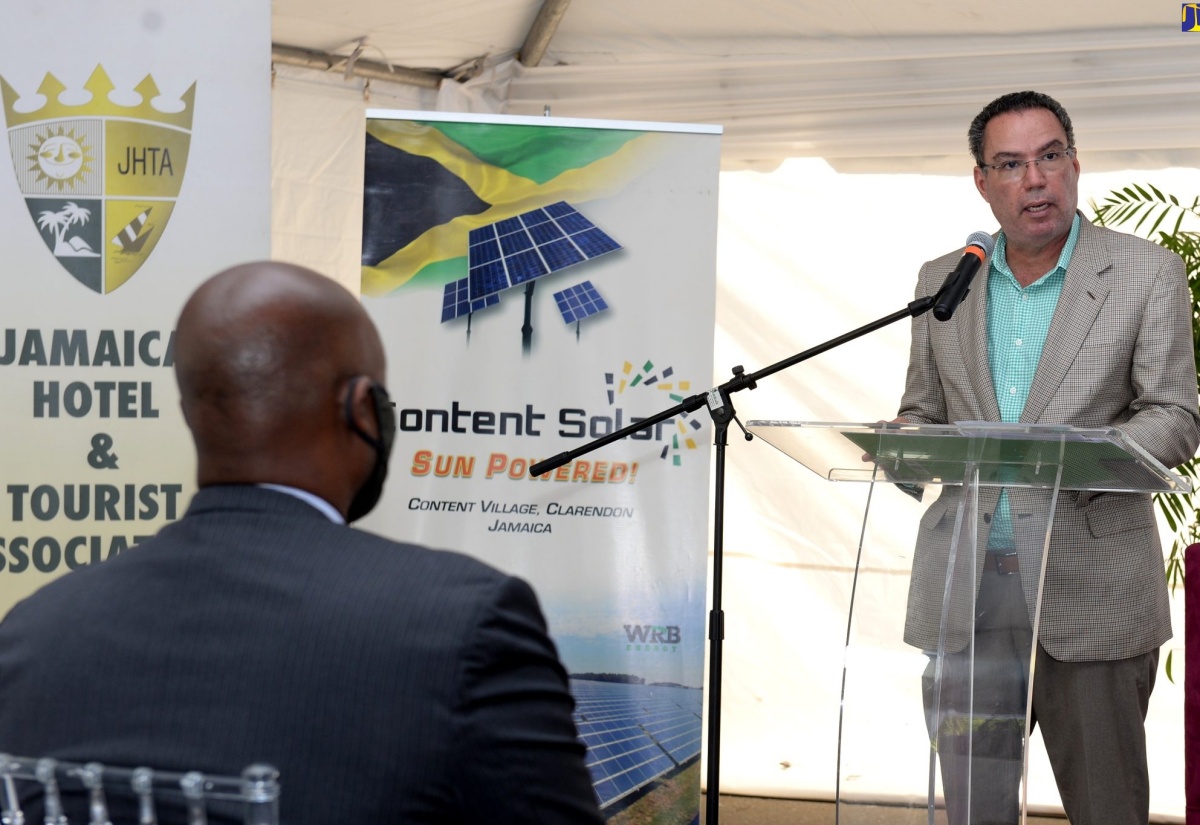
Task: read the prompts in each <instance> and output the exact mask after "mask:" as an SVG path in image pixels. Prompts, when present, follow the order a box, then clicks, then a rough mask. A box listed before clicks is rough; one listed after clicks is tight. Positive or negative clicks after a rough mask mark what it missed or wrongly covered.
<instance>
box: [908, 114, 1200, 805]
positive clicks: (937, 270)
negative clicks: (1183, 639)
mask: <svg viewBox="0 0 1200 825" xmlns="http://www.w3.org/2000/svg"><path fill="white" fill-rule="evenodd" d="M968 141H969V147H970V151H971V154H972V155H973V156H974V160H975V169H974V180H975V186H976V188H977V189H978V191H979V194H980V195H982V196H983V199H984V200H985V201H987V203H988V204H989V205H990V206H991V209H992V213H993V214H994V215H995V216H996V219H997V221H998V222H999V224H1000V232H999V234H998V235H997V237H996V245H995V250H994V253H993V255H992V257H991V259H990V260H989V261H988V262H987V264H986V266H985V267H983V268H982V269H981V270H980V272H979V275H978V277H977V278H976V281H975V284H974V288H973V289H972V290H971V291H970V293H969V294H968V295H967V297H966V299H965V300H964V302H963V303H962V305H961V306H960V307H959V308H958V309H957V311H955V312H954V314H953V316H952V317H951V318H950V319H949V320H948V321H945V322H940V321H937V320H935V319H933V318H931V317H930V316H929V315H928V314H924V315H921V316H919V317H917V318H915V319H914V321H913V326H912V348H911V352H910V359H909V365H908V373H907V379H906V383H905V390H904V397H903V399H902V401H901V404H900V410H899V418H900V419H901V420H906V421H909V422H913V423H918V424H948V423H955V422H961V421H991V422H1010V423H1018V422H1020V423H1036V424H1063V425H1070V426H1075V427H1107V426H1113V427H1116V428H1118V429H1120V430H1122V431H1124V432H1125V433H1126V434H1127V435H1128V436H1130V437H1131V438H1132V439H1133V440H1134V441H1136V442H1137V443H1138V444H1139V445H1141V446H1142V447H1143V448H1145V449H1146V450H1147V451H1148V452H1149V453H1150V454H1151V455H1153V456H1154V457H1155V458H1156V459H1158V460H1159V461H1160V462H1162V464H1163V465H1165V466H1167V467H1174V466H1176V465H1178V464H1180V463H1182V462H1183V461H1186V460H1187V459H1189V458H1191V457H1192V456H1193V455H1194V454H1195V452H1196V448H1197V445H1198V444H1200V416H1198V410H1197V388H1196V365H1195V358H1194V349H1193V342H1192V311H1191V306H1192V301H1191V295H1190V293H1189V290H1188V285H1187V277H1186V273H1185V270H1184V266H1183V262H1182V261H1181V260H1180V259H1179V258H1178V257H1177V256H1176V255H1174V254H1173V253H1171V252H1168V251H1166V250H1164V249H1163V248H1161V247H1159V246H1157V245H1155V244H1152V243H1150V242H1148V241H1145V240H1142V239H1139V238H1135V237H1132V236H1129V235H1125V234H1121V233H1117V232H1113V231H1111V230H1109V229H1104V228H1100V227H1096V226H1094V225H1092V224H1091V223H1089V222H1088V221H1087V220H1085V219H1083V217H1082V215H1081V214H1080V213H1079V212H1078V211H1077V209H1076V204H1077V201H1078V182H1079V169H1080V163H1079V159H1078V157H1077V156H1076V148H1075V136H1074V131H1073V129H1072V126H1071V120H1070V117H1069V116H1068V115H1067V113H1066V111H1065V110H1064V109H1063V108H1062V106H1061V105H1059V103H1058V102H1057V101H1055V100H1054V99H1052V98H1050V97H1048V96H1047V95H1044V94H1040V93H1037V92H1030V91H1025V92H1015V93H1012V94H1006V95H1004V96H1002V97H1000V98H997V99H996V100H994V101H992V102H991V103H989V104H988V105H987V106H985V107H984V109H983V110H982V111H981V112H980V113H979V114H978V116H977V117H976V118H975V120H974V121H973V122H972V124H971V126H970V129H969V131H968ZM961 256H962V252H961V251H955V252H953V253H951V254H949V255H945V256H943V257H941V258H938V259H936V260H933V261H930V262H928V263H926V264H925V265H924V266H923V267H922V268H921V271H920V274H919V277H918V285H917V289H916V293H917V295H918V296H925V295H932V294H934V293H935V292H937V290H938V289H939V288H940V287H941V286H942V284H943V282H944V281H945V280H946V277H947V274H948V273H950V272H951V271H952V270H953V269H954V268H955V265H956V264H957V263H958V261H959V259H960V257H961ZM992 489H993V490H994V491H995V492H994V494H992V495H991V496H990V498H989V497H986V496H984V495H983V494H981V496H980V530H979V533H978V536H979V539H978V541H979V547H978V552H979V556H978V569H980V570H981V572H980V573H979V574H978V575H977V578H976V582H977V586H978V591H977V595H976V602H975V613H974V617H973V618H974V621H973V625H974V631H973V632H974V635H973V644H972V645H971V646H970V648H968V649H967V650H963V651H962V652H954V653H949V651H950V650H951V647H950V646H949V645H947V648H946V650H947V651H948V654H947V655H946V657H945V659H944V661H943V663H942V668H941V671H940V672H941V676H942V677H943V679H946V680H948V681H943V682H942V685H943V687H942V693H941V694H940V702H941V709H942V711H946V710H947V708H949V710H951V711H953V710H954V709H955V707H956V706H957V705H961V704H963V703H966V702H968V701H969V702H971V703H973V705H972V706H973V707H974V708H975V709H976V710H978V709H979V708H981V707H983V708H984V709H985V710H984V712H985V713H991V714H995V718H1001V717H1006V718H1008V719H1010V720H1011V719H1019V720H1020V721H1021V724H1019V725H1018V724H1009V725H1007V726H1005V725H987V724H976V725H974V726H970V725H968V726H965V727H962V728H961V729H960V730H959V731H958V734H957V735H958V737H959V739H969V740H970V741H969V747H959V746H961V745H962V744H963V743H962V742H959V743H958V745H959V746H955V747H949V746H947V745H948V744H949V743H947V742H942V741H941V740H939V745H940V747H939V758H940V761H941V776H942V783H943V787H944V791H945V796H946V802H947V811H948V814H949V818H950V822H951V823H952V825H966V823H983V822H988V823H991V822H1006V823H1007V822H1012V823H1016V822H1017V821H1018V820H1019V815H1020V814H1019V806H1020V797H1019V785H1020V781H1021V764H1022V763H1021V753H1022V750H1023V736H1024V724H1023V721H1024V718H1025V711H1026V696H1027V681H1026V679H1027V678H1028V672H1029V665H1030V661H1031V660H1032V661H1033V662H1034V672H1035V674H1036V678H1035V679H1034V684H1033V707H1032V718H1033V719H1034V721H1035V723H1036V724H1039V725H1040V726H1041V729H1042V734H1043V738H1044V740H1045V743H1046V749H1047V752H1048V754H1049V757H1050V763H1051V765H1052V767H1053V769H1054V775H1055V778H1056V780H1057V783H1058V787H1059V790H1060V792H1061V795H1062V799H1063V804H1064V807H1065V808H1066V812H1067V815H1068V817H1069V818H1070V820H1071V822H1072V823H1073V825H1098V824H1100V823H1102V825H1145V823H1146V822H1147V819H1148V816H1149V776H1148V771H1147V763H1146V742H1145V729H1144V719H1145V714H1146V708H1147V703H1148V701H1149V698H1150V692H1151V690H1152V688H1153V686H1154V679H1155V673H1156V671H1157V667H1158V658H1159V648H1160V646H1161V645H1162V644H1163V642H1165V641H1166V640H1167V639H1169V638H1170V637H1171V622H1170V615H1169V604H1168V594H1167V587H1166V577H1165V572H1164V565H1163V553H1162V546H1161V543H1160V541H1159V538H1158V532H1157V527H1156V524H1155V518H1154V511H1153V508H1152V503H1151V500H1150V497H1149V495H1146V494H1134V493H1100V494H1092V493H1080V492H1073V493H1062V494H1061V495H1060V496H1059V498H1058V500H1057V502H1056V503H1055V508H1054V511H1053V512H1054V520H1053V527H1052V533H1051V539H1050V544H1049V550H1048V556H1047V558H1046V572H1045V579H1044V586H1043V591H1042V593H1043V596H1042V605H1041V614H1040V615H1041V618H1040V626H1039V628H1038V632H1037V638H1036V640H1035V639H1034V638H1033V632H1032V629H1031V628H1032V621H1033V616H1032V611H1033V604H1031V603H1030V602H1031V597H1032V596H1033V595H1035V594H1036V586H1037V584H1036V582H1037V579H1036V576H1037V574H1038V573H1039V572H1040V571H1039V570H1036V569H1035V570H1029V569H1024V568H1025V567H1026V566H1033V565H1028V564H1027V563H1023V562H1027V560H1024V559H1023V558H1022V557H1021V555H1020V554H1018V553H1017V552H1016V547H1017V545H1019V544H1020V541H1019V540H1018V539H1019V536H1020V533H1021V530H1022V526H1023V523H1024V522H1023V519H1025V518H1026V517H1027V516H1028V515H1029V513H1027V512H1026V511H1025V510H1024V509H1023V508H1024V504H1023V503H1022V502H1024V501H1027V500H1028V497H1025V498H1022V495H1021V494H1020V493H1018V492H1016V491H1012V490H1009V489H1008V488H1004V489H1003V490H1001V488H992ZM943 491H944V493H943V499H945V498H947V497H954V496H959V495H961V491H962V488H961V487H945V488H943ZM956 503H957V502H955V504H956ZM938 507H939V504H938V503H935V504H934V505H933V506H932V507H931V508H930V512H929V513H927V514H926V518H925V519H923V520H922V526H921V534H920V537H919V539H918V545H917V551H916V554H915V557H914V568H913V579H912V584H911V587H910V593H909V609H908V617H907V622H906V626H905V641H906V642H908V643H909V644H912V645H915V646H917V647H920V648H922V649H925V650H933V649H935V648H937V646H938V643H937V630H938V620H939V616H940V611H941V608H942V596H943V593H944V589H945V586H946V585H945V582H944V581H938V580H936V577H935V576H933V575H931V572H932V571H931V570H929V569H926V568H927V567H928V565H927V562H928V556H929V555H930V554H929V552H928V551H927V552H926V553H925V554H924V556H925V558H924V559H923V556H922V547H923V545H926V544H927V543H929V542H936V533H937V531H939V530H945V529H948V528H947V527H946V525H945V524H944V523H940V522H939V519H938V516H937V513H936V512H935V508H938ZM942 509H943V513H944V512H946V511H947V510H948V512H949V514H950V516H949V520H950V521H953V514H954V511H953V508H952V507H950V508H946V507H945V505H944V503H943V507H942ZM1047 512H1048V508H1047ZM941 521H942V522H944V521H945V519H942V520H941ZM1043 535H1044V534H1043ZM972 586H975V585H972ZM1022 639H1024V640H1025V641H1024V642H1022ZM1035 643H1036V652H1034V650H1033V647H1034V644H1035ZM1022 644H1024V648H1023V649H1024V653H1022ZM960 647H961V645H960ZM968 650H969V651H973V657H974V660H973V662H971V663H970V665H968V663H967V662H966V660H965V657H969V656H971V655H972V653H971V652H968ZM932 667H933V662H932V660H931V670H930V672H929V673H928V674H927V676H928V679H927V682H928V681H929V680H931V679H932V676H933V674H932ZM956 673H963V674H974V675H973V676H968V677H966V678H964V679H962V680H961V682H960V684H959V686H958V687H957V688H954V687H952V686H951V682H953V681H954V678H955V674H956ZM972 680H973V681H972ZM956 691H957V693H956ZM927 699H928V696H927ZM927 710H928V709H927ZM930 724H931V726H933V727H935V728H936V727H937V725H938V720H934V719H931V722H930ZM935 735H939V736H940V735H941V733H937V734H935ZM955 753H961V754H963V755H958V756H956V755H955ZM1014 755H1015V757H1014ZM964 760H970V765H971V767H970V770H967V768H966V766H965V764H964ZM968 785H969V787H970V794H969V796H968V794H967V787H968ZM968 798H969V799H970V803H969V808H970V809H969V810H968V803H967V799H968Z"/></svg>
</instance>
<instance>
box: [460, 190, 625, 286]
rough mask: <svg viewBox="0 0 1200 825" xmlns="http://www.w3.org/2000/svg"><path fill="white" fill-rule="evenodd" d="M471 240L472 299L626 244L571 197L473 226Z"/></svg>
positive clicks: (468, 248) (470, 278)
mask: <svg viewBox="0 0 1200 825" xmlns="http://www.w3.org/2000/svg"><path fill="white" fill-rule="evenodd" d="M467 243H468V247H467V257H468V275H467V278H468V280H469V281H470V287H471V288H470V298H471V299H472V300H477V299H480V298H485V297H487V296H488V295H494V294H496V293H497V292H503V291H504V290H506V289H510V288H511V287H514V286H518V285H520V284H523V283H525V282H526V281H531V280H533V279H535V278H540V277H542V276H543V275H549V274H550V273H552V272H558V271H559V270H562V269H566V268H567V267H569V266H574V265H575V264H577V263H581V262H583V261H586V260H590V259H592V258H596V257H599V256H600V255H604V254H605V253H608V252H613V251H615V250H618V249H620V248H621V245H620V244H619V243H617V242H616V241H614V240H613V239H612V238H610V237H609V236H608V235H606V234H605V233H604V232H603V231H602V230H601V229H599V228H598V227H597V226H596V225H595V224H594V223H592V222H591V221H589V220H588V219H587V218H585V217H584V216H583V215H581V214H580V213H579V211H578V210H577V209H575V207H573V206H571V205H570V204H568V203H567V202H566V201H559V202H558V203H554V204H551V205H550V206H546V207H543V208H541V209H533V210H530V211H529V212H523V213H521V214H520V215H517V216H515V217H512V218H505V219H504V220H502V221H497V222H496V223H490V224H488V225H487V226H481V227H479V228H478V229H472V230H471V232H470V235H469V237H468V241H467Z"/></svg>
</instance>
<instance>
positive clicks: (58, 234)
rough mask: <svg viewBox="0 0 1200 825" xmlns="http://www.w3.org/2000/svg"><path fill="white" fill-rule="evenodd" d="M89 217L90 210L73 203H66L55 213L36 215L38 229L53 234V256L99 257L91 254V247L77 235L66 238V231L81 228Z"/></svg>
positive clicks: (45, 212) (44, 212)
mask: <svg viewBox="0 0 1200 825" xmlns="http://www.w3.org/2000/svg"><path fill="white" fill-rule="evenodd" d="M91 216H92V212H91V210H90V209H85V208H84V207H82V206H79V205H78V204H77V203H75V202H74V201H67V202H66V204H64V205H63V208H62V209H60V210H58V211H57V212H51V211H50V210H45V211H43V212H41V213H40V214H39V215H38V219H37V224H38V228H39V229H42V230H43V231H44V230H46V229H49V230H51V231H53V232H54V256H55V257H56V258H98V257H100V253H98V252H93V251H92V248H91V246H89V245H88V242H87V241H85V240H84V239H83V238H81V237H79V236H78V235H75V236H74V237H71V238H68V237H67V230H69V229H70V228H71V227H72V226H75V225H76V224H79V225H80V226H83V225H84V224H85V223H87V222H88V219H89V218H90V217H91Z"/></svg>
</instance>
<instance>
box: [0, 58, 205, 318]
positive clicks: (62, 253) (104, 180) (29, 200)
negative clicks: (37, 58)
mask: <svg viewBox="0 0 1200 825" xmlns="http://www.w3.org/2000/svg"><path fill="white" fill-rule="evenodd" d="M0 92H2V93H3V97H4V117H5V120H6V124H7V127H8V147H9V152H10V154H11V156H12V162H13V168H14V170H15V171H16V173H17V184H18V186H19V187H20V189H21V194H22V195H24V197H25V205H26V207H27V208H28V210H29V217H30V219H31V220H32V221H33V223H34V225H35V226H36V227H37V229H38V231H39V232H40V233H41V236H42V240H43V241H45V243H46V247H47V249H49V250H50V252H51V253H53V255H54V257H55V258H56V259H57V260H58V262H59V263H60V264H61V265H62V266H63V268H64V269H66V270H67V272H69V273H71V275H73V276H74V277H75V278H76V280H78V281H79V282H80V283H81V284H83V285H84V286H86V287H88V288H89V289H92V290H95V291H96V292H99V293H101V294H105V293H109V292H112V291H113V290H114V289H116V288H117V287H119V286H121V285H122V284H124V283H125V282H127V281H128V280H129V279H130V278H132V277H133V275H134V274H135V273H136V272H137V271H138V270H139V269H140V268H141V266H142V264H144V263H145V262H146V260H147V259H148V258H149V257H150V255H151V253H152V252H153V251H154V248H155V246H157V245H158V241H159V238H161V237H162V233H163V230H165V229H166V226H167V222H168V221H169V220H170V219H171V212H172V210H173V209H174V207H175V201H176V199H178V197H179V190H180V187H181V186H182V185H183V175H184V171H185V170H186V169H187V159H188V149H189V147H190V145H191V140H192V131H191V130H192V108H193V103H194V100H195V95H196V84H195V83H193V84H192V85H191V87H190V88H189V89H188V90H187V92H185V93H184V94H183V96H182V97H181V98H180V99H179V100H170V99H164V98H163V97H162V96H161V95H160V94H159V90H158V86H157V84H156V83H155V82H154V78H153V77H152V76H150V75H147V76H146V79H145V80H143V81H142V82H141V83H140V84H138V86H137V87H136V88H134V89H132V90H128V91H125V92H124V93H118V92H117V90H116V87H115V86H113V83H112V81H111V80H109V78H108V75H107V74H106V73H105V71H104V67H102V66H97V67H96V70H95V71H94V72H92V76H91V77H90V78H88V81H87V83H85V84H84V86H83V89H82V90H68V89H67V87H66V86H64V85H63V84H62V83H61V82H60V81H59V80H58V79H57V78H55V77H54V75H52V74H47V75H46V77H45V78H44V79H43V81H42V84H41V86H39V87H38V90H37V94H36V95H30V96H28V97H23V96H21V95H20V94H19V93H18V92H17V91H16V90H15V89H13V88H12V86H10V85H9V84H8V82H7V81H6V80H5V79H4V78H3V77H0Z"/></svg>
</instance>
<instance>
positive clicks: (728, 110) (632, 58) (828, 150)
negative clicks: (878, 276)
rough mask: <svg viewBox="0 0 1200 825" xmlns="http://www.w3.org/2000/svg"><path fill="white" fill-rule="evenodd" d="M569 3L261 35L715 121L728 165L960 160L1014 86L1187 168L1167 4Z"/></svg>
mask: <svg viewBox="0 0 1200 825" xmlns="http://www.w3.org/2000/svg"><path fill="white" fill-rule="evenodd" d="M568 3H569V0H550V2H549V3H547V6H552V5H553V6H559V8H558V12H559V14H560V15H561V16H560V18H559V19H558V21H557V24H556V25H550V26H548V27H544V28H538V27H535V20H536V19H537V14H538V11H539V9H540V8H541V6H542V2H541V0H445V2H441V3H436V4H433V3H415V2H400V3H397V2H394V0H349V1H348V2H344V3H328V2H325V0H276V3H275V6H274V15H273V39H274V42H275V43H276V44H277V45H279V46H290V47H300V48H304V49H309V50H315V51H318V52H325V53H336V54H341V55H347V56H349V55H351V54H353V53H354V50H355V49H361V51H360V54H359V55H358V57H357V58H356V62H359V61H361V62H362V63H363V64H364V65H365V64H366V63H368V62H370V63H373V64H385V65H389V64H390V65H393V66H405V67H411V68H420V69H423V70H426V75H425V76H426V78H427V79H429V80H431V81H433V82H434V83H436V82H437V79H438V78H439V77H441V76H443V75H448V76H452V77H460V78H465V81H464V82H461V83H460V82H458V81H456V80H453V79H451V80H446V81H443V82H442V83H441V84H440V85H441V90H440V93H439V94H438V98H437V108H440V109H443V110H450V109H457V110H463V111H476V112H495V113H507V114H533V115H540V114H542V113H543V112H544V110H545V107H547V106H549V107H551V110H552V113H553V114H554V115H555V116H562V117H592V118H606V119H617V120H650V121H676V122H686V123H717V124H721V125H723V126H724V127H725V138H724V141H723V146H724V149H723V157H724V159H725V164H726V168H740V167H745V166H757V167H759V168H762V167H764V166H765V167H768V168H770V167H773V166H775V165H777V164H778V163H780V162H781V161H783V160H784V159H786V158H789V157H822V158H825V159H826V160H827V161H829V162H830V163H831V164H833V165H834V166H835V167H836V168H838V169H843V170H856V171H938V172H951V171H958V170H961V169H962V168H963V164H964V161H966V159H967V158H966V154H965V152H966V150H965V139H964V134H965V130H966V124H967V123H968V122H969V121H970V118H971V116H972V115H973V114H974V113H975V112H976V111H978V109H979V108H980V107H981V105H982V104H983V103H985V102H986V101H988V100H990V99H992V98H993V97H996V96H997V95H999V94H1001V93H1003V92H1006V91H1012V90H1015V89H1025V88H1036V89H1039V90H1042V91H1047V92H1049V93H1051V94H1053V95H1054V96H1056V97H1058V98H1059V99H1060V100H1061V101H1062V103H1063V104H1064V105H1065V106H1066V107H1067V109H1068V110H1069V111H1070V112H1072V115H1073V117H1074V118H1075V120H1076V122H1077V125H1078V127H1079V133H1080V134H1081V135H1086V140H1085V142H1084V143H1083V144H1082V148H1085V149H1087V150H1088V152H1089V154H1090V156H1091V158H1092V168H1093V169H1101V168H1105V169H1121V168H1133V167H1140V168H1146V167H1164V166H1196V165H1200V163H1198V160H1200V130H1198V129H1196V128H1195V127H1196V124H1197V115H1196V111H1197V109H1196V105H1195V100H1196V98H1197V94H1198V93H1200V59H1198V58H1197V51H1196V48H1197V45H1198V43H1197V40H1198V39H1200V35H1188V34H1185V33H1183V32H1181V31H1180V29H1179V19H1180V11H1179V5H1178V4H1176V3H1166V2H1162V0H1155V2H1152V3H1146V4H1139V3H1130V2H1127V0H1102V2H1097V3H1083V2H1079V0H1068V2H1065V3H1042V2H1035V0H1017V2H1012V3H1005V4H995V3H989V2H985V0H962V1H961V2H957V3H953V4H933V3H929V2H927V0H856V2H852V3H828V2H817V1H816V0H799V1H797V0H752V2H733V0H703V1H702V2H695V0H653V1H652V2H645V0H604V2H599V0H576V2H575V3H573V4H569V5H568ZM563 8H565V11H564V10H563ZM531 28H534V30H535V32H536V33H538V34H542V35H543V36H547V35H549V36H550V37H549V41H548V46H547V47H546V49H545V52H544V55H543V56H542V57H541V59H540V61H538V62H537V64H536V65H533V66H530V65H526V64H525V63H523V62H522V61H521V60H520V59H518V57H517V55H518V51H519V50H520V49H521V47H522V45H523V43H524V42H525V41H526V36H527V34H528V33H529V32H530V31H531ZM343 68H344V66H342V65H339V66H338V67H337V68H336V69H335V70H333V73H335V74H339V73H341V72H342V70H343Z"/></svg>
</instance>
